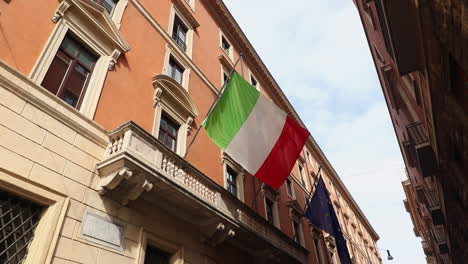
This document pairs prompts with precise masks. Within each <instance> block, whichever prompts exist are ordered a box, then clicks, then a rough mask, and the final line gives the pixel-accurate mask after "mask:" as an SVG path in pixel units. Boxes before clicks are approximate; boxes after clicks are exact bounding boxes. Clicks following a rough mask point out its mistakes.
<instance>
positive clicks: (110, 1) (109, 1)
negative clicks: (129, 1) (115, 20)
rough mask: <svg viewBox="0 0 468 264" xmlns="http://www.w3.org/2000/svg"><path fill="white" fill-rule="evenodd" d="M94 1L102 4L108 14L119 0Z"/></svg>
mask: <svg viewBox="0 0 468 264" xmlns="http://www.w3.org/2000/svg"><path fill="white" fill-rule="evenodd" d="M94 1H95V2H96V3H98V4H100V5H102V6H103V7H104V8H105V9H106V10H107V13H109V15H111V14H112V12H113V11H114V9H115V6H116V5H117V3H118V2H119V0H94Z"/></svg>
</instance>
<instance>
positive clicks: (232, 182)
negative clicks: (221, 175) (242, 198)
mask: <svg viewBox="0 0 468 264" xmlns="http://www.w3.org/2000/svg"><path fill="white" fill-rule="evenodd" d="M226 186H227V190H228V191H229V192H230V193H232V194H234V195H235V196H236V197H237V173H236V172H235V171H234V170H232V169H231V168H229V167H227V169H226Z"/></svg>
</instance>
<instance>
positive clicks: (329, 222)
mask: <svg viewBox="0 0 468 264" xmlns="http://www.w3.org/2000/svg"><path fill="white" fill-rule="evenodd" d="M304 217H305V218H307V219H308V220H309V221H310V222H311V223H312V224H314V225H315V226H316V227H318V228H320V229H322V230H323V231H325V232H327V233H328V234H330V235H331V236H333V237H334V238H335V242H336V248H337V250H338V256H340V260H341V264H352V262H351V258H350V256H349V252H348V247H347V246H346V240H345V238H344V236H343V232H342V231H341V228H340V223H339V222H338V217H336V213H335V209H334V208H333V205H332V203H331V200H330V195H329V193H328V191H327V187H325V183H324V182H323V179H322V177H320V178H319V180H318V183H317V188H316V189H315V193H314V195H313V196H312V199H311V200H310V202H309V204H308V206H307V210H306V212H305V214H304Z"/></svg>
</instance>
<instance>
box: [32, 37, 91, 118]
mask: <svg viewBox="0 0 468 264" xmlns="http://www.w3.org/2000/svg"><path fill="white" fill-rule="evenodd" d="M97 59H98V58H97V57H96V56H95V55H94V54H92V53H91V52H90V51H88V50H87V49H86V48H85V47H83V46H82V45H81V44H80V43H78V42H77V41H76V40H74V39H73V38H72V37H70V36H66V37H65V39H64V40H63V42H62V44H61V45H60V48H59V50H58V51H57V54H56V55H55V57H54V59H53V61H52V64H51V65H50V67H49V70H48V71H47V73H46V75H45V77H44V80H43V81H42V84H41V85H42V86H43V87H44V88H46V89H47V90H49V91H50V92H51V93H53V94H55V95H57V96H58V97H59V98H61V99H62V100H64V101H65V102H67V103H68V104H69V105H71V106H73V107H75V108H77V109H79V108H80V106H81V102H82V101H83V97H84V95H85V93H86V87H87V85H88V82H89V79H90V77H91V74H92V72H93V69H94V65H95V63H96V61H97Z"/></svg>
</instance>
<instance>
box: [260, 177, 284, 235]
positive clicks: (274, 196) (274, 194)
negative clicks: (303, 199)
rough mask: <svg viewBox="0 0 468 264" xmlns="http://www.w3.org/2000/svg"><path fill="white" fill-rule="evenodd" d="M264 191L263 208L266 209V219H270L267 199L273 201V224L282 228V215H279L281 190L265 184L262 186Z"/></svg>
mask: <svg viewBox="0 0 468 264" xmlns="http://www.w3.org/2000/svg"><path fill="white" fill-rule="evenodd" d="M262 192H263V208H264V209H265V212H264V213H265V220H266V221H267V222H269V223H271V222H270V221H268V211H267V199H268V200H270V201H271V202H273V223H271V224H273V225H274V226H276V227H277V228H280V217H279V208H278V199H279V192H278V191H277V190H274V189H273V188H271V187H269V186H266V185H264V186H263V188H262Z"/></svg>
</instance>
